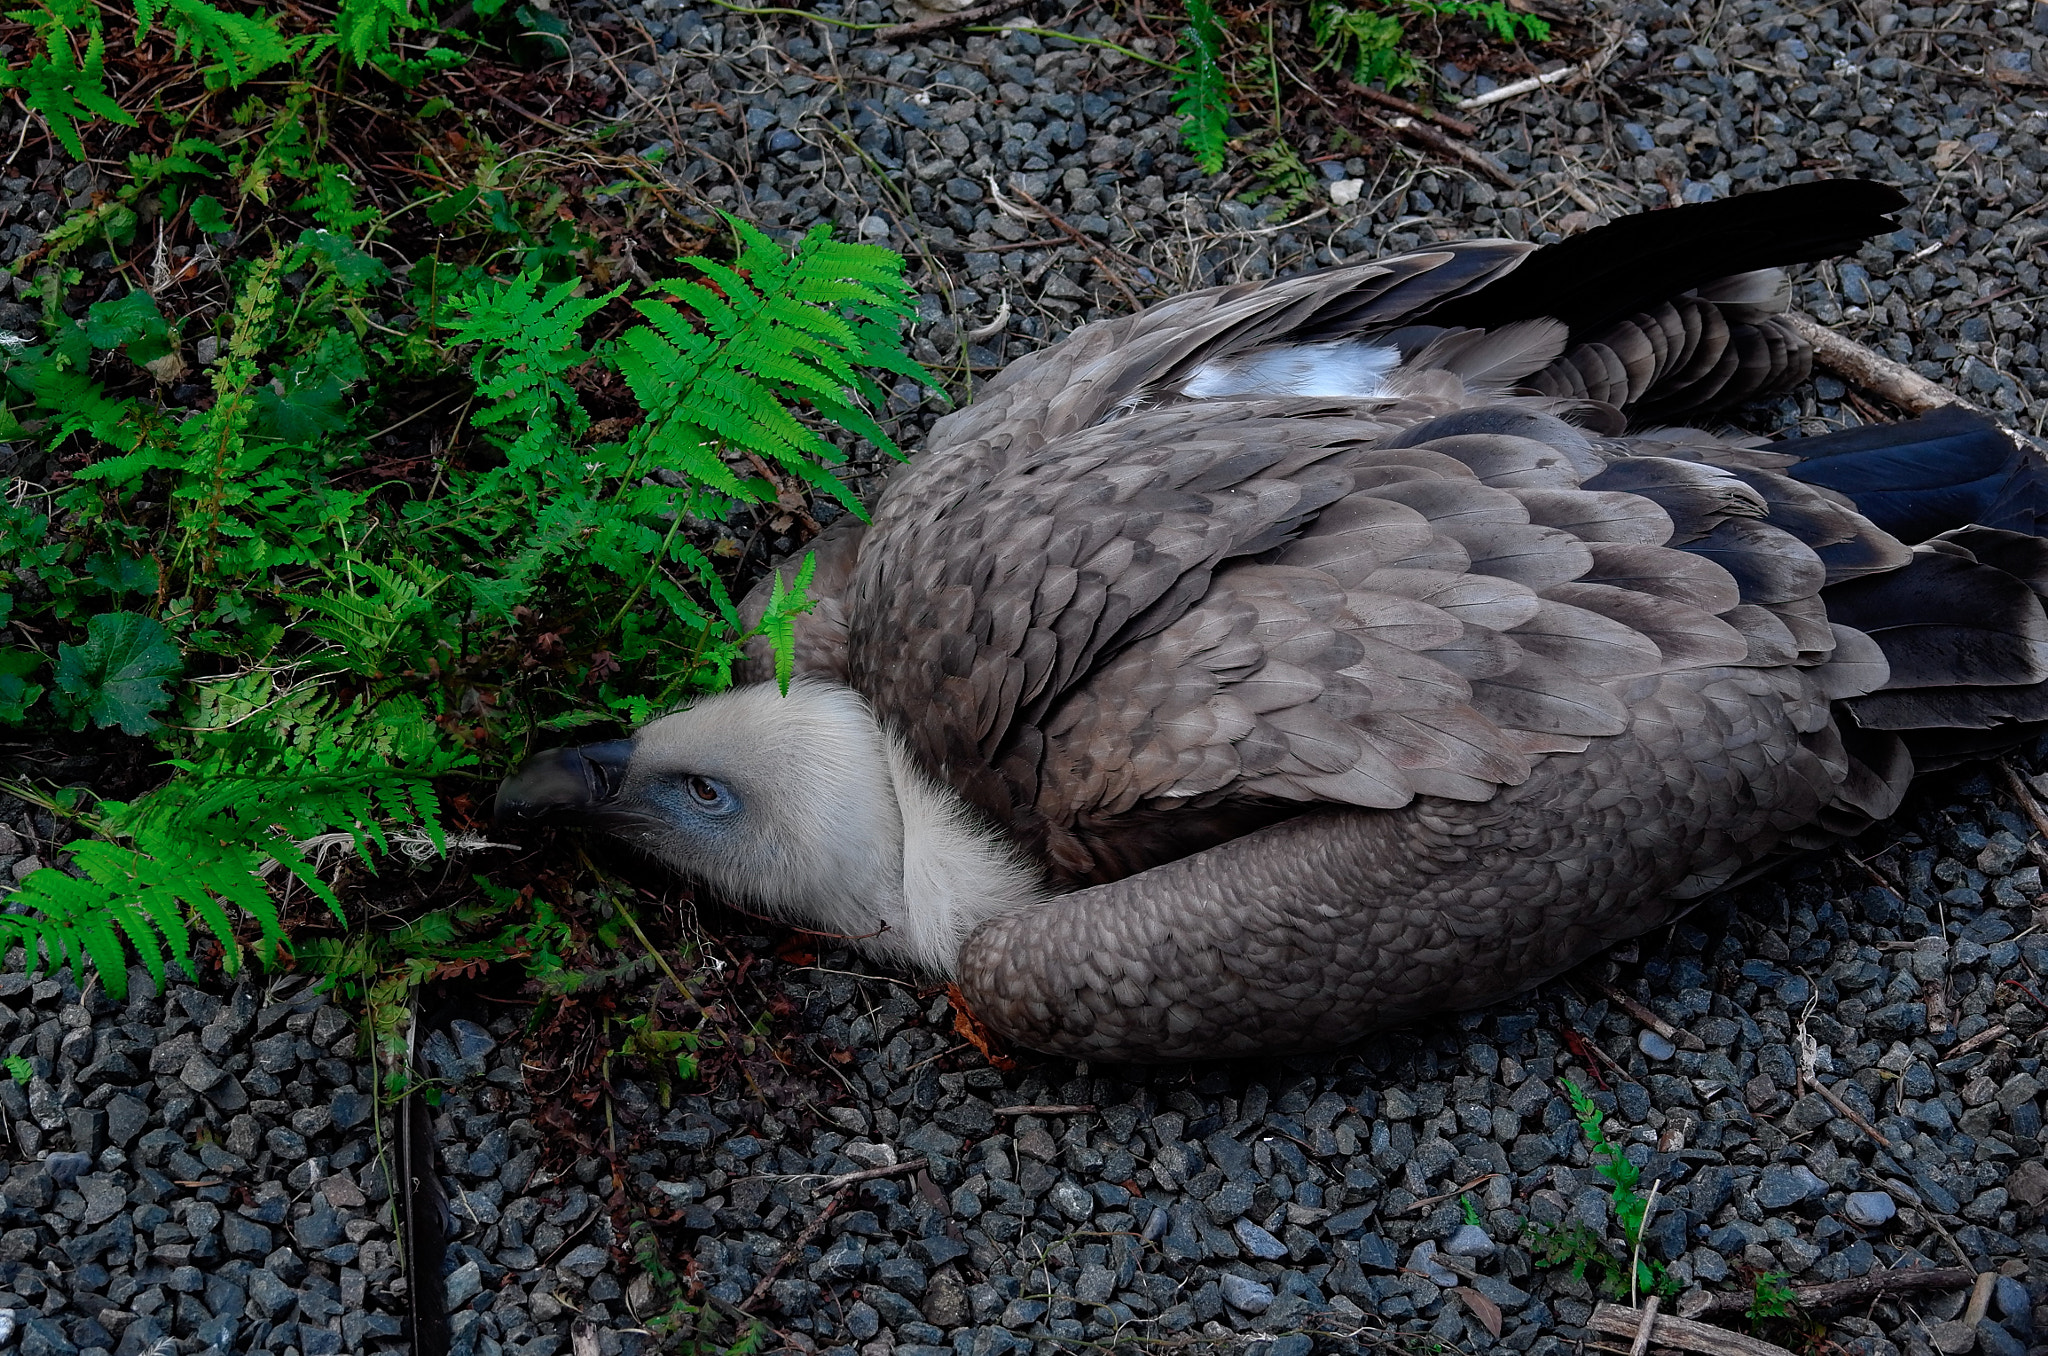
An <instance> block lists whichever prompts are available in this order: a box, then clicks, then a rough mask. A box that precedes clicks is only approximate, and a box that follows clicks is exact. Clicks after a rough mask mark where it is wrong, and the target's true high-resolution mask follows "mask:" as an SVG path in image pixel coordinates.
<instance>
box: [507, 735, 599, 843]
mask: <svg viewBox="0 0 2048 1356" xmlns="http://www.w3.org/2000/svg"><path fill="white" fill-rule="evenodd" d="M632 761H633V741H632V740H630V739H614V740H612V741H611V742H610V743H608V744H585V745H583V746H582V747H581V748H574V749H549V750H547V751H546V752H544V753H537V754H535V755H534V756H533V757H531V758H529V759H527V760H526V766H524V767H522V768H520V769H519V771H517V772H515V773H513V774H512V775H511V776H509V777H507V778H506V779H505V780H504V781H503V782H501V783H499V785H498V800H497V806H496V809H495V810H494V812H493V818H494V819H495V821H496V822H497V824H498V825H499V827H501V828H530V827H532V826H534V825H538V824H545V823H548V822H549V821H556V822H572V823H573V822H575V821H577V820H580V819H584V818H586V817H588V816H589V815H590V814H592V813H593V812H595V811H598V810H601V809H603V808H604V807H605V806H606V805H608V804H609V803H610V802H612V801H613V800H615V799H617V798H618V794H619V787H620V786H621V785H623V784H624V782H625V780H626V765H627V764H628V763H630V762H632Z"/></svg>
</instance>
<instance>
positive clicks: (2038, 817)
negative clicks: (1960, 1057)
mask: <svg viewBox="0 0 2048 1356" xmlns="http://www.w3.org/2000/svg"><path fill="white" fill-rule="evenodd" d="M1998 770H1999V771H2000V772H2003V773H2004V774H2005V784H2006V787H2007V788H2008V789H2009V790H2011V792H2012V798H2013V799H2014V800H2016V801H2018V802H2019V803H2020V808H2021V809H2022V810H2025V811H2026V812H2027V818H2028V819H2030V820H2032V821H2033V822H2034V832H2035V833H2038V834H2040V835H2041V838H2042V840H2043V841H2048V815H2044V814H2042V813H2041V802H2039V801H2037V800H2035V799H2034V793H2033V792H2032V791H2029V790H2028V789H2027V784H2026V783H2025V782H2023V781H2021V780H2020V774H2019V773H2017V772H2014V771H2013V770H2012V764H2011V763H2008V762H2004V761H2003V760H2001V761H2000V762H1999V764H1998ZM1949 1058H1950V1059H1954V1058H1955V1056H1954V1055H1950V1056H1949Z"/></svg>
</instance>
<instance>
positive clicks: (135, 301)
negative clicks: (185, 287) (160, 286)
mask: <svg viewBox="0 0 2048 1356" xmlns="http://www.w3.org/2000/svg"><path fill="white" fill-rule="evenodd" d="M83 330H84V333H85V338H86V342H87V343H89V344H91V345H92V346H93V347H94V348H97V349H110V348H118V349H121V350H122V351H123V352H125V353H126V354H127V355H128V357H129V359H130V360H131V361H132V362H134V363H135V364H136V365H137V366H140V365H141V364H143V363H147V362H153V361H155V360H156V359H158V358H161V357H163V356H164V355H165V354H166V353H169V352H170V351H171V348H172V342H171V330H170V325H169V324H168V322H166V321H165V320H164V313H163V312H162V311H160V310H158V309H157V305H156V298H155V297H152V296H151V295H150V294H149V293H147V292H145V291H143V290H142V289H141V288H139V287H138V288H136V289H135V290H134V291H132V292H130V293H129V294H128V295H127V296H125V297H122V298H121V299H120V300H119V301H99V302H94V303H93V304H92V306H90V307H89V308H87V310H86V313H85V324H84V326H83Z"/></svg>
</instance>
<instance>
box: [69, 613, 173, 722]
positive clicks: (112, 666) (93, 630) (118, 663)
mask: <svg viewBox="0 0 2048 1356" xmlns="http://www.w3.org/2000/svg"><path fill="white" fill-rule="evenodd" d="M85 635H86V638H85V643H84V644H83V645H71V644H63V645H59V646H58V647H57V667H56V674H55V678H56V683H57V692H56V697H57V699H58V700H59V701H60V703H61V704H62V706H63V708H64V709H65V710H67V711H69V712H70V713H71V714H72V716H73V719H74V720H75V721H76V722H77V724H79V725H83V724H84V723H85V721H87V720H88V719H89V720H91V721H92V723H93V724H95V725H99V726H103V727H104V726H119V727H120V728H121V729H122V731H124V732H125V733H127V734H147V733H148V732H150V731H151V730H154V729H156V728H157V725H158V722H157V721H156V720H155V719H154V718H153V713H154V712H156V711H159V710H161V709H163V707H165V706H166V705H168V704H169V703H170V694H169V693H167V692H166V691H165V690H164V688H165V685H166V684H167V683H169V682H170V681H171V679H173V678H175V677H177V676H178V675H179V673H180V672H182V671H183V669H184V662H183V661H182V660H181V659H180V658H179V657H178V648H177V646H175V645H173V644H172V643H171V639H170V633H169V632H167V631H165V630H164V628H163V624H162V623H160V622H158V621H156V620H155V619H154V618H151V617H145V616H143V615H141V614H140V613H137V612H102V613H100V614H99V615H98V616H96V617H93V618H91V619H90V620H88V621H87V622H86V624H85Z"/></svg>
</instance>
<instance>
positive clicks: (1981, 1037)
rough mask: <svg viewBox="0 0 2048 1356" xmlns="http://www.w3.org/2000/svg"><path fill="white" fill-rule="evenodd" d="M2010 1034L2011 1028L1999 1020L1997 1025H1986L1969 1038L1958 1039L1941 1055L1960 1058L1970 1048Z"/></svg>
mask: <svg viewBox="0 0 2048 1356" xmlns="http://www.w3.org/2000/svg"><path fill="white" fill-rule="evenodd" d="M2011 1034H2012V1028H2011V1027H2009V1026H2007V1025H2006V1024H2005V1023H2003V1022H2000V1023H1999V1024H1998V1025H1997V1026H1987V1027H1985V1028H1984V1029H1983V1030H1982V1031H1979V1032H1978V1033H1977V1034H1976V1035H1974V1036H1972V1037H1970V1039H1968V1040H1966V1041H1958V1042H1957V1043H1956V1044H1955V1046H1954V1048H1952V1049H1950V1050H1949V1051H1948V1052H1947V1053H1946V1054H1945V1055H1943V1058H1944V1059H1961V1058H1962V1057H1963V1056H1964V1055H1967V1054H1969V1053H1970V1052H1971V1051H1972V1050H1977V1049H1981V1048H1982V1047H1984V1046H1987V1045H1989V1044H1991V1042H1993V1041H1995V1040H1997V1039H1998V1038H1999V1037H2001V1036H2009V1035H2011Z"/></svg>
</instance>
